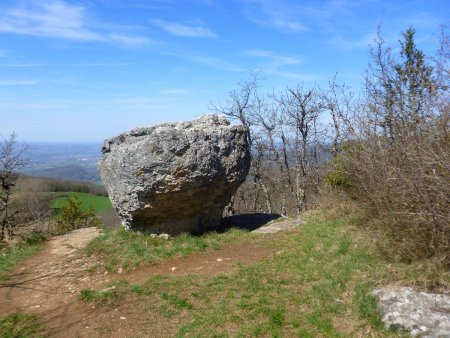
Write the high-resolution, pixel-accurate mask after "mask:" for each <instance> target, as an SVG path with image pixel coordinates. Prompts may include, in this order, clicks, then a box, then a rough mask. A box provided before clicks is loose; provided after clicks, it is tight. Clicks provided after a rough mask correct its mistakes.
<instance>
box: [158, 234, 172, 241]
mask: <svg viewBox="0 0 450 338" xmlns="http://www.w3.org/2000/svg"><path fill="white" fill-rule="evenodd" d="M158 237H159V238H162V239H165V240H168V239H169V238H170V236H169V235H168V234H160V235H159V236H158Z"/></svg>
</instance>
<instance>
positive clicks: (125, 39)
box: [109, 34, 154, 46]
mask: <svg viewBox="0 0 450 338" xmlns="http://www.w3.org/2000/svg"><path fill="white" fill-rule="evenodd" d="M109 37H110V39H111V41H115V42H119V43H122V44H124V45H129V46H139V45H147V44H151V43H154V41H153V40H150V39H148V38H146V37H143V36H128V35H122V34H110V35H109Z"/></svg>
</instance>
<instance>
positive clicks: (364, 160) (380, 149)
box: [342, 29, 450, 266]
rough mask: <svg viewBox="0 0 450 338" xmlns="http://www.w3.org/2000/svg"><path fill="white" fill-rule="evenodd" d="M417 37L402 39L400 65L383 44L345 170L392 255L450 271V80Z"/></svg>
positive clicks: (375, 58)
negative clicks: (428, 261)
mask: <svg viewBox="0 0 450 338" xmlns="http://www.w3.org/2000/svg"><path fill="white" fill-rule="evenodd" d="M414 33H415V32H414V30H413V29H408V30H407V31H406V32H405V33H404V34H403V40H402V41H401V59H400V60H399V61H397V60H395V59H394V57H393V55H392V53H391V51H390V49H389V48H387V47H385V46H384V41H383V40H382V39H380V40H378V43H377V45H376V46H375V48H374V49H372V57H373V60H372V61H373V64H372V68H371V70H372V72H371V73H370V72H369V73H368V75H367V79H366V91H367V100H366V104H365V105H364V106H363V107H362V109H361V112H360V116H359V120H358V122H361V121H362V122H363V123H362V124H359V125H358V127H357V128H355V132H354V133H353V134H352V135H351V136H352V138H353V140H352V141H351V142H350V143H349V146H348V147H347V150H346V151H345V152H344V153H343V154H342V163H343V165H344V168H345V172H346V175H347V178H348V179H349V180H350V186H349V187H348V189H347V190H348V191H349V193H350V194H351V196H353V197H354V198H355V199H357V200H358V201H359V202H360V203H362V204H363V205H364V206H365V208H366V209H367V211H368V212H369V215H371V216H372V217H374V218H375V219H376V220H377V222H373V223H372V224H377V226H378V227H379V230H380V232H383V233H385V235H386V238H387V239H388V240H389V246H388V250H389V252H391V253H392V254H394V255H396V256H398V257H400V258H402V259H406V260H420V259H430V258H432V259H433V260H436V262H437V263H438V264H442V265H445V266H450V130H449V128H450V117H449V109H448V103H447V102H448V101H447V100H445V99H443V97H444V96H446V95H448V94H447V90H448V88H449V87H448V77H447V83H444V82H443V77H442V76H441V74H438V73H436V72H437V71H439V69H443V68H439V67H436V68H433V67H431V66H430V65H428V64H427V62H426V59H425V56H424V54H423V53H422V52H421V51H419V50H418V49H417V47H416V46H415V43H414ZM438 79H439V81H438ZM354 123H355V125H356V121H354Z"/></svg>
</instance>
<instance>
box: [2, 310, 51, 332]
mask: <svg viewBox="0 0 450 338" xmlns="http://www.w3.org/2000/svg"><path fill="white" fill-rule="evenodd" d="M42 330H43V325H42V324H41V323H39V321H38V320H37V319H36V317H35V316H33V315H29V314H24V313H20V312H18V313H14V314H12V315H9V316H7V317H4V318H0V337H1V338H39V337H44V335H42V334H40V333H41V332H42Z"/></svg>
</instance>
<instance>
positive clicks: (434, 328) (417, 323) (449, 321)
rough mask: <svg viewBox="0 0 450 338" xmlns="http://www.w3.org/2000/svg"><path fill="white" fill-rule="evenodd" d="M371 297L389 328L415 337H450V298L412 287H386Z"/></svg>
mask: <svg viewBox="0 0 450 338" xmlns="http://www.w3.org/2000/svg"><path fill="white" fill-rule="evenodd" d="M372 294H373V295H374V296H376V297H377V299H378V306H379V308H380V310H381V312H382V319H383V322H384V323H385V325H386V326H387V327H391V328H396V329H403V330H406V331H409V332H410V333H411V336H413V337H429V338H431V337H433V338H434V337H436V338H437V337H450V296H447V295H442V294H434V293H427V292H417V291H414V290H413V289H412V288H409V287H386V288H383V289H378V290H375V291H373V292H372Z"/></svg>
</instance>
